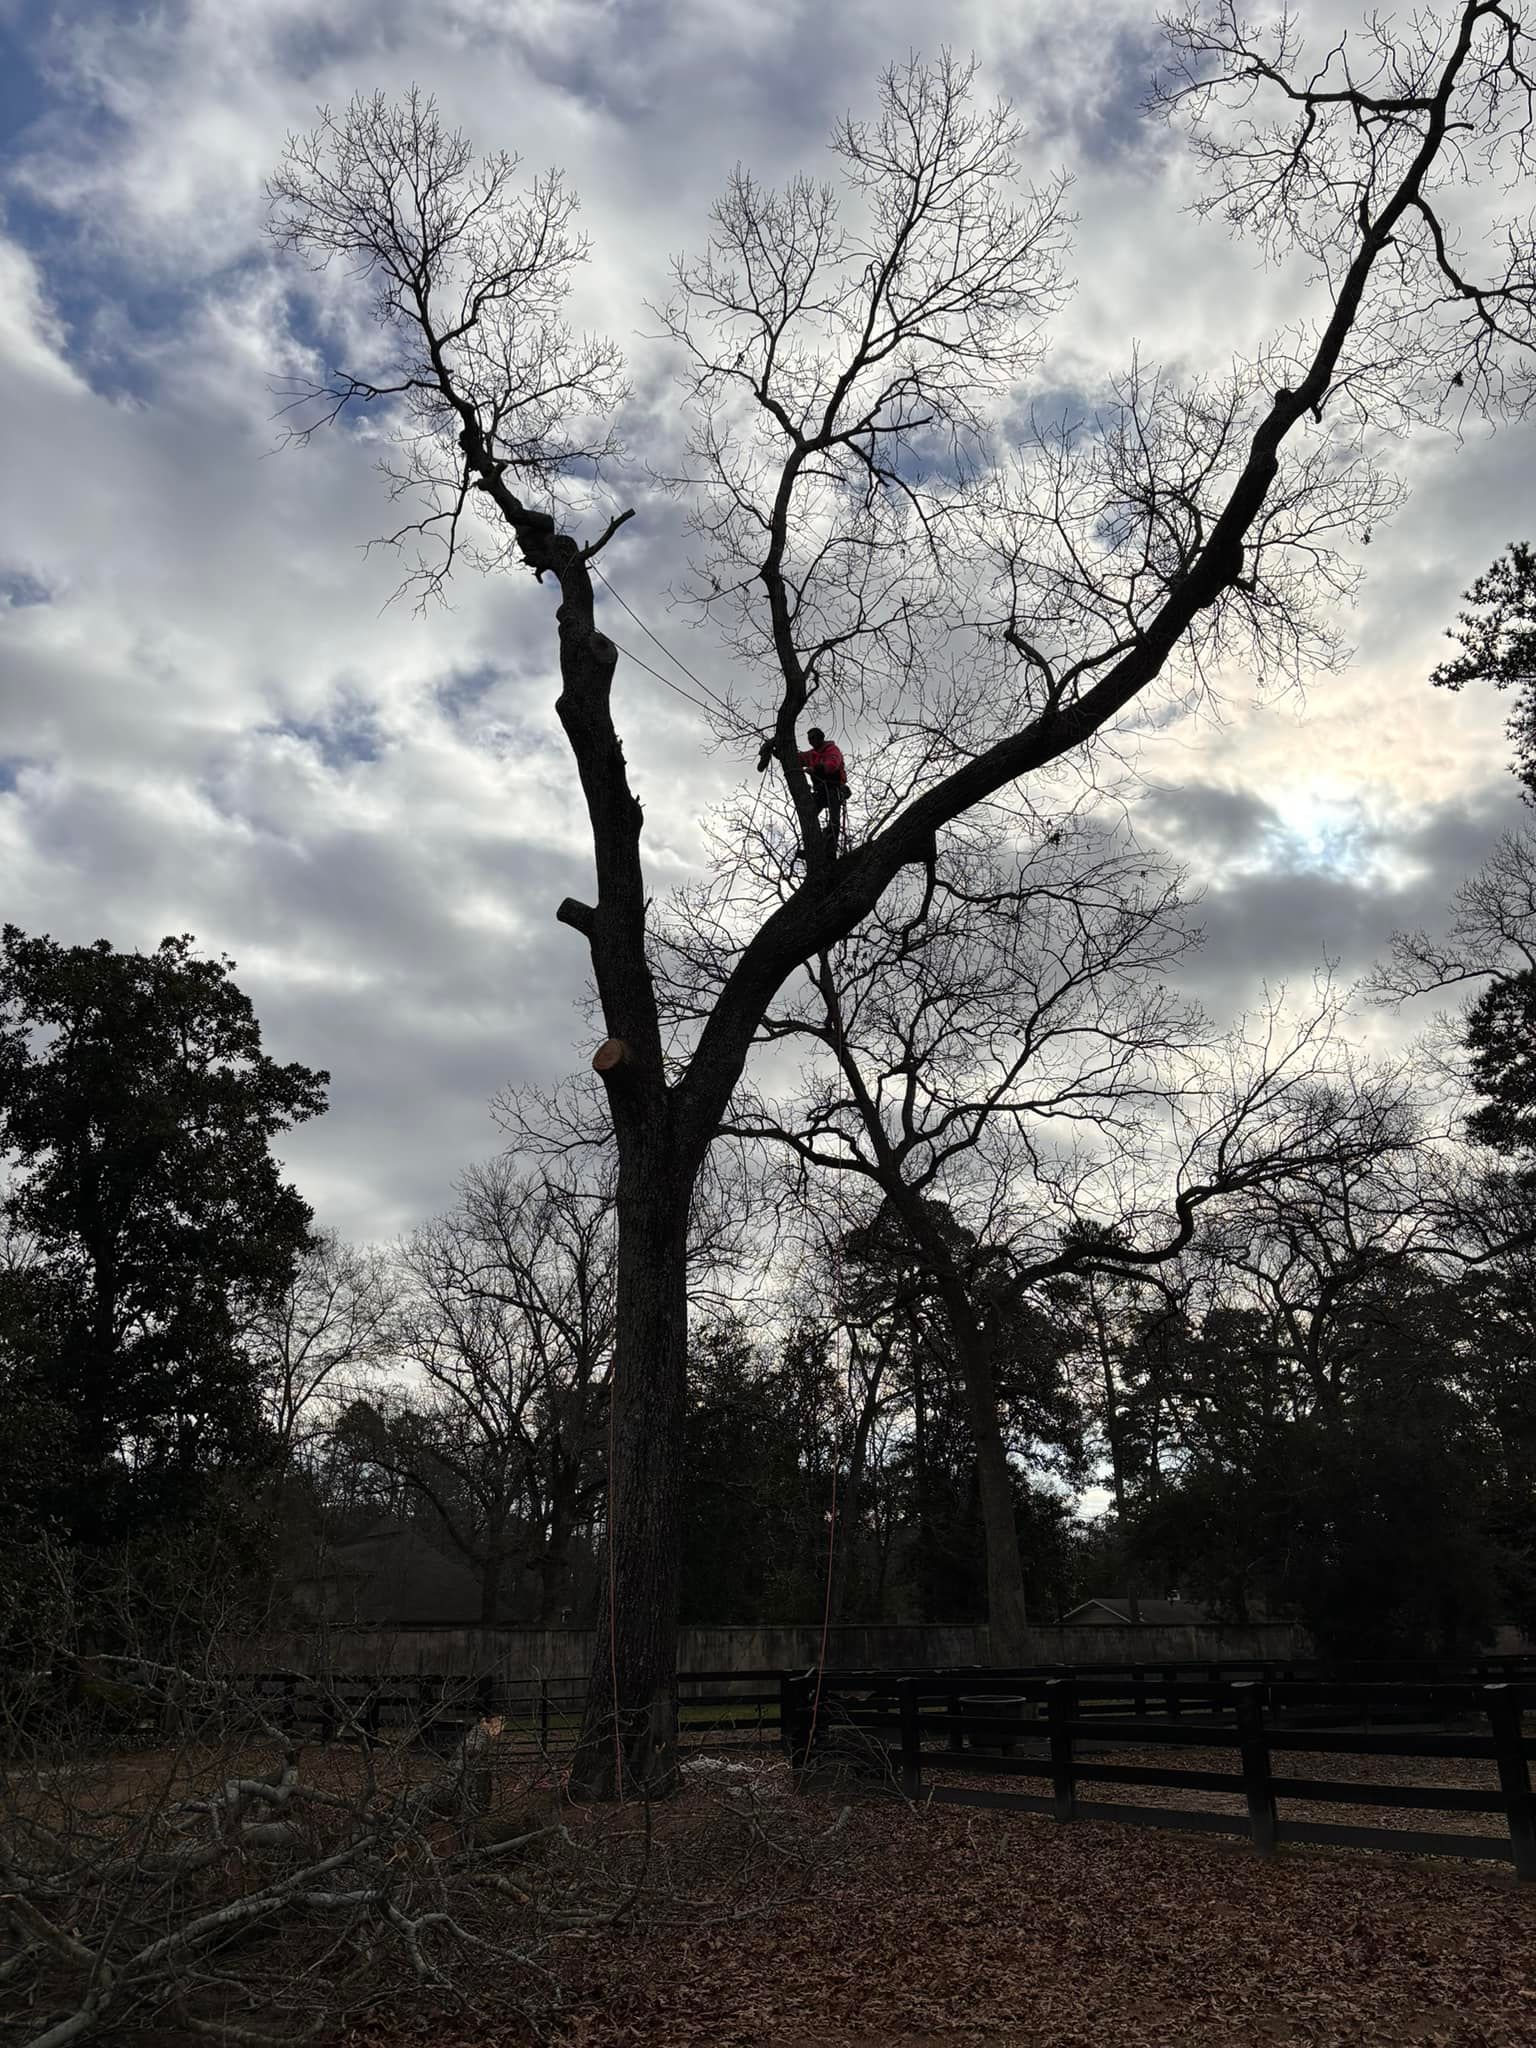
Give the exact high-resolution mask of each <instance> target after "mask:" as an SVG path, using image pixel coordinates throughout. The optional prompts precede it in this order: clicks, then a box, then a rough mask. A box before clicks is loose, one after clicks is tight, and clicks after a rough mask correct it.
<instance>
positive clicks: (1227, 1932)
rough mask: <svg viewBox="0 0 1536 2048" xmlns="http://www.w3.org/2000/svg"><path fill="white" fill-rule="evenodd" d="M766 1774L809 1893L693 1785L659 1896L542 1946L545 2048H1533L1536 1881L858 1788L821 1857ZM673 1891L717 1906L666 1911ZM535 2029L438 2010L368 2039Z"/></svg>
mask: <svg viewBox="0 0 1536 2048" xmlns="http://www.w3.org/2000/svg"><path fill="white" fill-rule="evenodd" d="M1192 1760H1193V1759H1191V1761H1192ZM1317 1761H1318V1760H1316V1759H1311V1760H1309V1763H1311V1764H1314V1765H1315V1764H1316V1762H1317ZM1338 1761H1339V1760H1338V1759H1332V1758H1330V1759H1328V1764H1329V1767H1330V1773H1332V1767H1333V1766H1334V1765H1335V1764H1336V1763H1337V1762H1338ZM1371 1761H1372V1767H1373V1768H1375V1769H1378V1770H1379V1767H1380V1760H1378V1759H1373V1760H1371ZM1416 1768H1417V1769H1418V1770H1419V1771H1421V1772H1422V1769H1423V1766H1422V1765H1420V1766H1416ZM1436 1768H1437V1769H1447V1770H1450V1769H1455V1770H1456V1771H1458V1772H1459V1771H1471V1772H1473V1773H1477V1772H1479V1771H1480V1770H1481V1766H1478V1765H1471V1766H1464V1765H1457V1766H1436ZM764 1770H765V1774H766V1775H765V1780H764V1782H763V1783H762V1785H761V1788H760V1790H761V1794H762V1795H763V1796H761V1797H760V1800H759V1804H758V1809H757V1810H758V1811H759V1813H760V1814H761V1815H762V1816H763V1828H764V1831H765V1833H766V1834H767V1835H768V1837H769V1838H770V1839H771V1840H772V1841H774V1842H775V1843H776V1844H777V1850H776V1855H777V1857H778V1858H779V1862H778V1865H777V1868H778V1870H779V1873H780V1875H779V1877H778V1878H777V1879H776V1880H775V1882H776V1883H781V1882H782V1878H783V1872H784V1871H786V1870H791V1871H792V1870H793V1868H794V1864H795V1858H796V1856H797V1854H799V1853H801V1852H804V1854H805V1862H804V1867H803V1881H802V1882H800V1883H798V1884H796V1883H793V1882H791V1883H790V1884H789V1885H788V1886H787V1887H786V1889H785V1890H784V1892H783V1893H782V1895H781V1896H780V1898H779V1899H778V1901H777V1903H775V1904H773V1905H771V1906H770V1907H768V1908H765V1909H761V1910H759V1909H756V1908H754V1907H753V1906H752V1905H750V1904H745V1905H744V1904H742V1903H741V1902H740V1901H739V1900H737V1899H733V1897H732V1895H731V1892H730V1887H729V1884H728V1883H727V1882H726V1881H725V1873H724V1871H723V1869H722V1868H721V1867H720V1857H721V1850H720V1839H721V1830H720V1828H719V1826H718V1812H717V1808H718V1799H719V1794H718V1791H716V1792H714V1794H713V1796H707V1795H705V1794H704V1793H703V1792H701V1791H700V1790H698V1789H696V1790H694V1791H692V1792H690V1793H689V1794H688V1795H687V1796H686V1797H685V1798H684V1799H682V1800H680V1801H678V1802H677V1803H676V1804H675V1805H673V1806H672V1807H670V1808H669V1809H668V1810H667V1811H666V1813H665V1815H664V1816H663V1817H662V1818H660V1819H659V1820H658V1822H657V1830H658V1837H659V1839H660V1841H661V1842H662V1844H663V1845H664V1847H663V1853H662V1855H661V1857H660V1859H659V1863H658V1886H657V1893H656V1898H655V1900H654V1901H652V1902H651V1904H649V1905H646V1904H641V1905H640V1906H639V1907H637V1910H636V1912H635V1914H634V1915H633V1916H632V1917H631V1918H629V1919H627V1920H625V1921H621V1922H620V1923H619V1924H618V1925H617V1926H614V1927H611V1928H608V1929H605V1930H603V1931H602V1932H601V1933H596V1934H586V1933H582V1934H575V1935H572V1936H570V1937H568V1938H567V1939H565V1940H563V1941H562V1942H561V1943H559V1944H558V1945H557V1948H556V1952H555V1953H554V1955H552V1956H551V1957H549V1958H548V1960H549V1962H550V1966H551V1967H552V1968H553V1969H554V1971H555V1972H556V1974H557V1976H558V1978H559V1981H560V1983H561V1986H562V1991H563V1999H562V2005H563V2011H562V2015H561V2017H560V2019H559V2020H558V2022H557V2023H556V2024H555V2027H554V2030H553V2033H552V2036H551V2040H552V2043H553V2048H633V2044H647V2048H649V2044H657V2048H670V2044H674V2043H675V2044H678V2048H683V2044H689V2043H709V2044H712V2048H982V2044H987V2048H994V2044H996V2048H1001V2044H1008V2048H1174V2044H1178V2048H1229V2044H1231V2048H1237V2044H1250V2043H1251V2044H1258V2048H1282V2044H1296V2048H1300V2044H1306V2048H1406V2044H1410V2043H1412V2044H1416V2048H1536V1886H1518V1885H1517V1884H1516V1883H1515V1881H1514V1878H1513V1875H1512V1873H1510V1872H1509V1871H1508V1870H1507V1868H1506V1867H1504V1866H1500V1865H1494V1864H1479V1863H1472V1862H1458V1861H1454V1860H1451V1859H1445V1858H1429V1857H1416V1856H1408V1855H1403V1854H1399V1853H1397V1852H1395V1851H1393V1852H1379V1853H1378V1852H1370V1851H1354V1850H1351V1851H1343V1850H1331V1849H1330V1850H1320V1849H1301V1848H1294V1849H1290V1850H1285V1851H1282V1852H1281V1854H1280V1855H1278V1856H1277V1857H1276V1858H1275V1859H1273V1860H1272V1861H1263V1860H1261V1859H1259V1858H1257V1857H1255V1856H1254V1855H1253V1853H1252V1852H1251V1850H1249V1849H1248V1848H1247V1846H1246V1845H1245V1844H1243V1843H1241V1842H1227V1841H1224V1840H1222V1839H1221V1838H1218V1837H1212V1836H1197V1835H1187V1834H1177V1833H1173V1832H1169V1831H1165V1830H1160V1829H1154V1828H1137V1827H1124V1826H1117V1825H1113V1824H1110V1823H1102V1822H1087V1821H1084V1822H1077V1823H1075V1824H1073V1825H1071V1826H1068V1827H1063V1826H1060V1825H1058V1824H1057V1823H1055V1822H1054V1821H1052V1820H1050V1819H1048V1818H1044V1817H1039V1818H1037V1817H1036V1816H1034V1815H1024V1814H1014V1813H1003V1812H996V1811H988V1810H982V1809H974V1808H973V1809H966V1808H961V1807H948V1806H926V1807H920V1808H917V1809H915V1810H914V1809H913V1808H910V1807H908V1806H906V1805H904V1804H902V1803H901V1802H899V1801H894V1800H891V1801H884V1802H878V1803H856V1804H855V1805H854V1806H853V1807H852V1809H851V1811H850V1812H849V1814H848V1818H847V1820H846V1822H845V1823H844V1825H843V1826H842V1828H841V1830H840V1831H839V1832H838V1833H837V1834H836V1835H835V1836H834V1837H833V1838H832V1839H831V1840H830V1841H826V1842H824V1843H823V1844H822V1845H821V1847H820V1848H819V1849H815V1850H811V1849H810V1848H809V1845H810V1843H811V1841H812V1839H813V1838H814V1837H815V1836H816V1835H817V1834H819V1833H820V1832H821V1831H822V1830H824V1829H826V1828H827V1826H828V1824H829V1823H830V1822H831V1821H832V1820H833V1819H834V1817H835V1812H836V1809H835V1807H834V1806H830V1805H828V1804H827V1803H825V1802H824V1801H823V1800H821V1799H820V1798H808V1799H797V1798H794V1797H792V1796H786V1795H787V1790H788V1788H787V1784H786V1782H785V1780H786V1777H787V1774H785V1773H783V1772H782V1769H781V1767H778V1766H765V1767H764ZM775 1780H776V1782H775ZM1409 1781H1410V1782H1413V1781H1414V1780H1409ZM1454 1781H1455V1782H1476V1781H1477V1779H1476V1778H1475V1777H1474V1778H1473V1779H1471V1780H1467V1779H1463V1778H1459V1777H1458V1778H1457V1779H1455V1780H1454ZM1417 1782H1426V1781H1425V1780H1424V1779H1422V1777H1420V1778H1419V1779H1418V1780H1417ZM1116 1796H1119V1788H1116ZM1149 1796H1150V1795H1149ZM1159 1796H1161V1795H1159ZM1189 1796H1190V1798H1191V1799H1192V1800H1201V1801H1203V1799H1205V1798H1208V1797H1216V1798H1221V1797H1222V1795H1189ZM1223 1803H1225V1802H1224V1800H1223ZM1318 1817H1331V1816H1328V1815H1325V1813H1324V1810H1323V1809H1318ZM1353 1817H1354V1818H1356V1819H1361V1818H1364V1817H1366V1816H1364V1815H1363V1814H1362V1813H1361V1810H1360V1809H1358V1808H1356V1809H1354V1810H1353ZM1369 1817H1370V1818H1372V1819H1375V1818H1378V1817H1383V1816H1382V1815H1381V1810H1379V1809H1378V1810H1375V1811H1373V1812H1372V1814H1371V1815H1370V1816H1369ZM1489 1821H1491V1823H1492V1827H1491V1831H1494V1832H1496V1831H1497V1817H1496V1816H1491V1817H1487V1820H1485V1818H1484V1817H1483V1816H1472V1817H1469V1824H1476V1825H1482V1826H1486V1825H1488V1822H1489ZM1420 1824H1426V1823H1424V1822H1422V1821H1421V1823H1420ZM1427 1824H1431V1825H1439V1826H1447V1827H1448V1826H1449V1825H1450V1824H1451V1823H1450V1821H1449V1819H1448V1818H1445V1819H1442V1820H1439V1821H1435V1822H1429V1823H1427ZM578 1825H592V1826H596V1827H603V1826H607V1825H611V1822H605V1821H603V1820H601V1819H593V1820H591V1821H588V1822H578ZM668 1886H671V1887H674V1888H675V1889H676V1891H677V1892H678V1893H679V1894H682V1893H687V1894H689V1895H690V1896H691V1897H692V1898H693V1899H694V1900H695V1901H700V1900H707V1898H708V1896H709V1894H710V1893H711V1889H712V1887H717V1886H718V1900H719V1903H718V1905H717V1906H716V1907H715V1908H713V1909H712V1908H711V1907H710V1906H709V1905H708V1904H707V1903H695V1904H693V1905H691V1906H685V1905H684V1904H683V1902H682V1899H681V1896H679V1897H678V1898H677V1900H676V1902H675V1903H674V1905H673V1906H672V1907H671V1908H668V1907H667V1906H666V1905H665V1904H664V1902H663V1898H662V1894H663V1893H664V1892H665V1890H666V1889H667V1887H668ZM515 2038H516V2037H515V2035H514V2034H513V2033H512V2032H500V2031H497V2029H496V2028H495V2027H494V2026H492V2027H491V2028H490V2029H489V2030H487V2029H486V2028H484V2027H483V2026H479V2027H475V2028H472V2029H467V2030H461V2029H460V2028H459V2027H457V2026H454V2025H445V2024H444V2023H443V2022H441V2021H437V2022H432V2021H427V2020H422V2021H418V2022H416V2023H414V2024H412V2025H410V2026H409V2027H407V2028H404V2029H400V2028H393V2027H390V2026H388V2025H386V2026H384V2027H382V2028H379V2029H377V2030H372V2029H370V2030H360V2031H356V2032H354V2033H353V2034H352V2035H351V2037H350V2042H351V2048H403V2044H404V2043H405V2042H406V2041H407V2040H409V2041H412V2042H423V2043H430V2044H431V2048H471V2044H475V2048H481V2044H484V2048H492V2044H499V2043H510V2042H512V2041H513V2040H514V2039H515Z"/></svg>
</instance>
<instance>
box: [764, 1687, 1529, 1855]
mask: <svg viewBox="0 0 1536 2048" xmlns="http://www.w3.org/2000/svg"><path fill="white" fill-rule="evenodd" d="M1521 1661H1527V1660H1521ZM1533 1704H1536V1683H1533V1682H1529V1681H1527V1682H1524V1683H1522V1682H1519V1681H1518V1680H1511V1679H1510V1678H1507V1677H1505V1678H1500V1679H1497V1680H1494V1681H1492V1682H1473V1681H1468V1680H1466V1679H1449V1678H1445V1679H1439V1680H1436V1681H1433V1682H1428V1683H1420V1684H1409V1683H1403V1682H1396V1683H1393V1682H1390V1681H1381V1680H1377V1681H1368V1680H1366V1681H1362V1680H1358V1679H1348V1678H1326V1679H1285V1678H1273V1679H1262V1678H1233V1677H1231V1676H1229V1675H1227V1673H1226V1672H1210V1671H1208V1672H1206V1673H1205V1675H1204V1676H1203V1677H1198V1678H1193V1677H1190V1676H1189V1675H1188V1669H1187V1667H1186V1670H1185V1673H1184V1674H1183V1675H1179V1676H1174V1675H1173V1674H1172V1673H1171V1672H1170V1671H1169V1670H1167V1669H1165V1668H1159V1669H1158V1670H1157V1671H1156V1672H1147V1671H1143V1670H1140V1669H1136V1670H1132V1671H1127V1672H1124V1673H1120V1674H1105V1673H1099V1672H1086V1671H1081V1672H1077V1673H1074V1674H1072V1675H1070V1676H1063V1677H1056V1676H1038V1675H1031V1674H1021V1673H1006V1674H998V1673H982V1672H968V1673H958V1674H957V1673H942V1674H929V1673H924V1674H918V1675H910V1676H894V1675H893V1674H891V1673H889V1672H866V1673H857V1672H855V1673H824V1674H822V1676H821V1678H820V1679H819V1680H818V1678H817V1675H816V1673H815V1672H808V1673H803V1674H799V1675H794V1674H790V1675H787V1676H786V1677H785V1678H784V1679H783V1681H782V1682H781V1720H782V1724H783V1727H784V1730H785V1746H786V1748H787V1750H788V1751H789V1753H790V1755H791V1757H792V1758H793V1759H794V1760H795V1761H796V1762H797V1763H804V1762H806V1761H810V1760H814V1757H815V1754H816V1752H817V1751H822V1752H833V1751H835V1749H836V1747H837V1744H838V1741H839V1731H840V1730H844V1729H854V1730H858V1731H860V1739H861V1740H862V1741H864V1742H868V1741H871V1740H872V1741H874V1742H875V1743H876V1744H878V1745H881V1746H883V1747H884V1749H885V1751H886V1753H887V1755H888V1757H889V1759H890V1762H891V1765H892V1768H893V1769H895V1770H899V1773H900V1780H901V1785H902V1789H903V1791H904V1792H905V1793H906V1794H907V1796H908V1797H909V1798H913V1799H917V1798H923V1797H927V1798H929V1799H931V1800H933V1801H934V1802H935V1803H944V1804H952V1805H968V1806H991V1807H1002V1808H1010V1809H1014V1810H1023V1811H1025V1812H1037V1813H1049V1814H1053V1815H1054V1816H1055V1818H1056V1819H1057V1820H1059V1821H1073V1820H1113V1821H1123V1822H1129V1823H1131V1824H1132V1825H1136V1826H1154V1827H1171V1828H1185V1829H1193V1830H1197V1831H1200V1832H1208V1833H1213V1834H1237V1835H1246V1836H1247V1837H1248V1838H1249V1840H1250V1841H1251V1842H1252V1843H1253V1846H1254V1848H1255V1849H1256V1850H1258V1851H1259V1853H1260V1854H1269V1853H1271V1852H1272V1851H1273V1850H1274V1849H1275V1847H1276V1846H1277V1844H1279V1843H1281V1842H1310V1843H1319V1844H1332V1845H1334V1846H1342V1847H1351V1848H1369V1849H1397V1850H1400V1851H1401V1850H1406V1851H1409V1852H1418V1853H1421V1854H1431V1855H1442V1856H1464V1857H1477V1858H1489V1859H1494V1860H1498V1861H1509V1862H1513V1864H1514V1866H1515V1871H1516V1873H1517V1875H1518V1876H1519V1877H1520V1878H1522V1879H1536V1804H1533V1800H1532V1792H1531V1777H1530V1759H1531V1757H1532V1756H1533V1755H1536V1741H1533V1740H1532V1739H1531V1738H1530V1737H1528V1736H1527V1735H1526V1734H1525V1731H1524V1726H1523V1714H1524V1710H1525V1709H1526V1708H1527V1707H1529V1706H1532V1705H1533ZM1329 1721H1331V1722H1332V1723H1333V1724H1334V1725H1333V1726H1332V1727H1331V1728H1328V1727H1321V1726H1319V1725H1318V1723H1319V1722H1329ZM1393 1721H1396V1722H1399V1723H1404V1722H1407V1723H1409V1724H1411V1725H1409V1726H1403V1727H1401V1729H1400V1732H1397V1733H1392V1732H1385V1733H1383V1732H1377V1728H1379V1727H1380V1726H1382V1725H1386V1726H1387V1727H1389V1728H1390V1724H1391V1723H1392V1722H1393ZM1359 1722H1365V1723H1366V1724H1367V1725H1366V1726H1365V1727H1363V1728H1362V1727H1360V1726H1358V1725H1355V1726H1344V1727H1341V1726H1340V1725H1339V1724H1340V1723H1359ZM1372 1722H1374V1723H1375V1724H1376V1726H1375V1727H1373V1726H1371V1725H1370V1724H1371V1723H1372ZM1458 1722H1460V1723H1462V1724H1467V1725H1466V1731H1465V1732H1463V1731H1462V1729H1460V1728H1458V1727H1457V1726H1456V1725H1455V1724H1456V1723H1458ZM1436 1724H1439V1725H1436ZM1085 1745H1086V1747H1087V1750H1088V1753H1087V1754H1085V1753H1084V1749H1085ZM1116 1745H1119V1746H1122V1747H1124V1746H1135V1747H1138V1748H1139V1747H1149V1748H1150V1747H1154V1746H1155V1747H1161V1748H1167V1749H1173V1750H1176V1749H1179V1748H1191V1749H1193V1748H1200V1749H1207V1748H1224V1749H1227V1750H1230V1751H1231V1753H1232V1757H1233V1763H1234V1766H1235V1768H1233V1769H1231V1770H1226V1771H1211V1770H1204V1769H1180V1768H1179V1767H1177V1766H1176V1765H1173V1764H1170V1765H1167V1766H1164V1765H1146V1764H1125V1763H1113V1762H1106V1761H1101V1760H1100V1759H1099V1757H1097V1756H1096V1755H1094V1754H1093V1752H1102V1751H1103V1750H1104V1749H1105V1748H1111V1749H1112V1748H1113V1747H1115V1746H1116ZM1275 1749H1282V1750H1286V1751H1292V1752H1301V1753H1303V1754H1307V1753H1311V1754H1318V1755H1353V1756H1383V1757H1385V1756H1395V1757H1423V1758H1426V1759H1427V1758H1444V1757H1457V1758H1478V1759H1483V1760H1491V1761H1492V1762H1494V1763H1495V1764H1496V1766H1497V1774H1498V1780H1499V1783H1498V1787H1497V1789H1494V1788H1492V1787H1488V1788H1486V1789H1485V1788H1482V1787H1456V1786H1447V1785H1394V1784H1371V1783H1362V1782H1357V1781H1350V1780H1344V1779H1333V1778H1303V1777H1294V1776H1290V1775H1287V1774H1285V1773H1282V1772H1277V1771H1276V1770H1275V1769H1274V1767H1273V1762H1272V1752H1273V1751H1274V1750H1275ZM1021 1752H1022V1753H1021ZM935 1774H938V1776H939V1778H940V1779H941V1782H938V1783H931V1782H929V1781H930V1780H931V1779H932V1778H933V1776H934V1775H935ZM969 1775H979V1776H985V1777H988V1778H992V1779H996V1778H999V1777H1002V1778H1020V1779H1025V1780H1028V1779H1036V1780H1041V1781H1044V1782H1045V1784H1047V1785H1048V1786H1049V1789H1048V1790H1045V1789H1041V1790H1040V1791H1024V1790H1019V1791H1010V1790H999V1789H997V1788H996V1787H995V1786H975V1785H965V1784H963V1783H962V1784H958V1785H956V1784H951V1783H947V1782H942V1780H947V1779H949V1778H950V1777H960V1778H964V1777H966V1776H969ZM1116 1784H1122V1785H1138V1786H1153V1787H1157V1786H1164V1787H1168V1788H1178V1789H1180V1790H1184V1791H1199V1792H1225V1793H1231V1794H1235V1795H1237V1796H1240V1797H1241V1798H1242V1800H1243V1802H1244V1806H1245V1809H1246V1811H1245V1813H1244V1814H1242V1815H1238V1814H1235V1813H1213V1812H1207V1811H1199V1810H1191V1809H1188V1808H1184V1807H1163V1806H1141V1805H1129V1804H1124V1803H1117V1802H1110V1801H1106V1800H1102V1799H1094V1798H1091V1797H1090V1798H1086V1799H1085V1798H1084V1797H1083V1796H1082V1793H1081V1789H1080V1788H1081V1787H1083V1786H1084V1785H1105V1786H1113V1785H1116ZM1289 1801H1304V1802H1308V1803H1311V1804H1327V1805H1341V1806H1342V1805H1362V1806H1375V1807H1398V1808H1407V1809H1412V1810H1417V1811H1426V1812H1431V1813H1434V1812H1439V1813H1486V1814H1490V1815H1492V1814H1498V1815H1500V1816H1501V1817H1502V1820H1503V1831H1502V1832H1501V1833H1499V1834H1492V1833H1490V1834H1472V1833H1468V1834H1456V1833H1451V1832H1431V1831H1426V1830H1422V1829H1418V1828H1382V1827H1369V1826H1359V1827H1355V1826H1348V1825H1345V1824H1343V1823H1339V1822H1328V1821H1307V1820H1299V1819H1293V1818H1290V1817H1288V1816H1287V1815H1286V1814H1285V1813H1284V1810H1283V1808H1284V1804H1285V1803H1286V1802H1289Z"/></svg>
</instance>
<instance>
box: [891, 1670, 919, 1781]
mask: <svg viewBox="0 0 1536 2048" xmlns="http://www.w3.org/2000/svg"><path fill="white" fill-rule="evenodd" d="M896 1701H897V1707H898V1709H899V1712H900V1715H901V1789H902V1794H903V1796H904V1797H905V1798H907V1799H920V1798H921V1797H922V1791H923V1730H922V1723H921V1721H920V1719H919V1717H918V1700H917V1680H916V1679H915V1678H902V1679H898V1680H897V1682H896Z"/></svg>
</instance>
